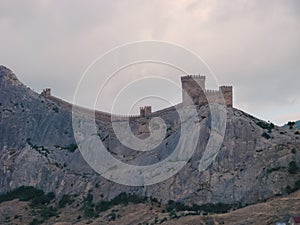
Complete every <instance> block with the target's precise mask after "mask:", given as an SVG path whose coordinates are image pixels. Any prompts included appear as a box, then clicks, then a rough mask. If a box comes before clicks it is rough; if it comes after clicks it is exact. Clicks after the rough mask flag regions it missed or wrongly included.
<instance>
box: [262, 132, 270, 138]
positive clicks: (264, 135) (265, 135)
mask: <svg viewBox="0 0 300 225" xmlns="http://www.w3.org/2000/svg"><path fill="white" fill-rule="evenodd" d="M262 136H263V137H264V138H266V139H270V138H271V136H270V135H269V134H267V133H266V132H263V134H262Z"/></svg>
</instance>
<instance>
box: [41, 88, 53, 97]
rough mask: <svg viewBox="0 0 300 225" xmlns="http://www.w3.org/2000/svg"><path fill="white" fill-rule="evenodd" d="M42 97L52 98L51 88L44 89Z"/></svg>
mask: <svg viewBox="0 0 300 225" xmlns="http://www.w3.org/2000/svg"><path fill="white" fill-rule="evenodd" d="M41 95H42V96H44V97H50V96H51V89H50V88H46V89H44V90H43V91H42V93H41Z"/></svg>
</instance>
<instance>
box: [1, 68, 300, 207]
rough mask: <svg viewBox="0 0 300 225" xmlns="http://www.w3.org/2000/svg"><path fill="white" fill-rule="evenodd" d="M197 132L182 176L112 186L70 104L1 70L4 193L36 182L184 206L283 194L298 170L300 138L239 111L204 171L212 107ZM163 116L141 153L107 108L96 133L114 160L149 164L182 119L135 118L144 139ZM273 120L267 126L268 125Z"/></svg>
mask: <svg viewBox="0 0 300 225" xmlns="http://www.w3.org/2000/svg"><path fill="white" fill-rule="evenodd" d="M198 115H199V121H195V122H197V123H199V126H200V136H199V141H198V143H196V146H197V147H196V151H195V153H194V155H193V157H192V158H191V159H190V160H189V162H188V164H187V165H185V166H184V168H183V169H182V170H180V172H179V173H177V174H176V175H175V176H173V177H171V178H169V179H167V180H166V181H164V182H162V183H158V184H155V185H151V186H145V187H131V186H125V185H120V184H116V183H113V182H111V181H109V180H107V179H105V178H103V177H102V176H100V175H99V174H97V173H96V172H95V171H94V170H93V169H92V168H91V167H90V166H89V165H88V164H87V163H86V161H85V160H84V159H83V157H82V155H81V153H80V151H79V150H78V148H76V147H77V146H76V141H75V138H74V135H73V127H72V111H71V105H69V104H68V103H66V102H63V101H61V100H59V99H57V98H54V97H49V98H45V97H44V96H42V95H39V94H37V93H35V92H34V91H32V90H30V89H29V88H27V87H26V86H25V85H23V84H22V83H21V82H20V81H19V80H18V79H17V77H16V76H15V75H14V74H13V73H12V72H11V71H10V70H9V69H7V68H5V67H3V66H1V67H0V118H1V119H0V192H1V193H4V192H7V191H9V190H12V189H14V188H17V187H19V186H21V185H27V186H28V185H31V186H35V187H37V188H41V189H43V190H44V191H46V192H50V191H54V192H55V193H56V195H57V196H62V195H63V194H79V195H83V194H86V193H87V192H88V191H92V192H93V193H94V197H95V200H96V201H97V200H100V199H102V198H103V199H110V198H113V197H115V196H116V195H118V194H120V193H121V192H128V193H136V194H139V195H145V196H152V197H155V198H157V199H160V200H162V201H163V202H167V201H168V200H170V199H172V200H175V201H182V202H184V203H186V204H203V203H218V202H222V203H228V204H234V203H240V204H242V205H245V204H251V203H256V202H259V201H262V200H265V199H268V198H270V197H273V196H275V195H279V194H286V193H287V186H290V187H293V186H294V183H295V181H297V180H298V179H299V178H300V174H299V173H290V172H289V163H290V162H292V161H295V162H296V163H297V164H298V165H299V167H300V141H299V135H296V134H295V133H294V131H289V130H286V129H284V128H280V127H277V126H275V127H272V126H271V125H270V126H271V127H266V126H265V125H266V123H265V122H263V121H261V120H259V119H257V118H254V117H252V116H251V115H249V114H247V113H244V112H242V111H240V110H237V109H234V108H228V112H227V122H226V133H225V137H224V141H223V143H222V146H221V148H220V151H219V153H218V155H217V156H216V159H215V160H214V161H213V163H212V164H211V165H210V166H209V167H208V168H207V169H206V170H204V171H202V172H199V170H198V167H199V161H200V160H201V157H202V155H203V152H204V150H205V147H206V144H207V140H208V138H209V134H210V132H211V114H210V111H209V107H208V106H202V107H200V108H198ZM154 116H159V117H160V118H162V119H163V120H164V121H165V124H166V126H167V131H166V136H165V138H164V140H163V142H162V143H161V144H160V145H159V146H158V147H157V148H155V149H154V150H151V151H148V152H137V151H134V150H132V149H129V148H127V147H126V146H124V145H122V144H121V143H120V141H119V140H118V139H117V137H116V136H115V135H114V131H113V128H112V125H111V123H110V121H109V120H108V119H107V118H108V117H107V115H106V114H105V113H101V112H97V113H96V117H97V119H96V122H97V126H98V135H99V137H100V138H101V140H102V141H103V143H104V145H105V146H106V147H107V148H108V149H109V151H110V153H111V154H112V155H113V156H114V157H115V158H117V159H119V160H122V161H124V162H126V163H130V164H133V165H149V164H153V163H157V162H159V161H160V160H163V159H165V158H166V157H168V155H170V154H171V153H172V151H173V150H174V148H175V147H176V145H177V143H178V141H179V138H180V135H181V133H180V127H181V125H180V124H181V123H180V119H179V116H178V114H177V112H176V110H175V109H174V108H169V109H165V110H161V111H159V112H155V113H153V114H152V115H151V116H149V117H143V118H131V119H130V126H131V129H132V131H133V133H134V134H135V135H136V137H140V138H147V136H148V134H149V128H148V126H147V124H148V123H149V121H150V119H151V118H152V117H154ZM267 125H268V124H267Z"/></svg>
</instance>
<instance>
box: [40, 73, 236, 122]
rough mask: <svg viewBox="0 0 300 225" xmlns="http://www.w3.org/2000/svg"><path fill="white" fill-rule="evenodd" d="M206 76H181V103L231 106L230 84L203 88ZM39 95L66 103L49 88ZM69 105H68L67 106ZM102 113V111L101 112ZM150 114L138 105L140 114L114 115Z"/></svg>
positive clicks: (149, 108)
mask: <svg viewBox="0 0 300 225" xmlns="http://www.w3.org/2000/svg"><path fill="white" fill-rule="evenodd" d="M205 80H206V77H205V76H202V75H187V76H183V77H181V86H182V104H183V106H188V105H199V106H201V105H207V104H208V103H218V104H223V105H226V106H227V107H233V91H232V86H220V87H219V90H206V89H205ZM41 95H42V96H43V97H45V98H50V99H52V100H55V101H60V102H61V103H63V104H64V105H66V104H68V103H66V102H64V101H62V100H59V99H58V98H56V97H54V96H52V95H51V89H50V88H46V89H44V90H43V92H42V93H41ZM69 107H70V106H69ZM102 113H103V112H102ZM151 114H152V109H151V106H144V107H140V115H138V116H134V115H131V116H128V115H124V116H121V115H114V116H120V117H147V116H150V115H151Z"/></svg>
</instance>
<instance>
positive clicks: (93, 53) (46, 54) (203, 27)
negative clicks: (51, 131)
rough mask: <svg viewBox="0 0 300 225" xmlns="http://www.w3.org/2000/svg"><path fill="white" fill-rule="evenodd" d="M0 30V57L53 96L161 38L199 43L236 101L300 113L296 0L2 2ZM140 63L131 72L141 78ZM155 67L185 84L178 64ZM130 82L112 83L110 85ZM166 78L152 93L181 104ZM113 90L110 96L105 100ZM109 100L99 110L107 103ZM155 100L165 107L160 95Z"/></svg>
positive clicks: (273, 112)
mask: <svg viewBox="0 0 300 225" xmlns="http://www.w3.org/2000/svg"><path fill="white" fill-rule="evenodd" d="M0 30H1V35H0V46H1V48H0V64H2V65H5V66H7V67H9V68H10V69H12V70H13V71H14V72H15V73H16V74H17V76H18V78H19V79H20V80H21V81H22V82H23V83H25V84H26V85H27V86H29V87H31V88H33V89H34V90H36V91H41V90H42V89H43V88H44V87H51V88H52V92H53V95H55V96H58V97H61V98H63V99H65V100H68V101H72V100H73V96H74V91H75V88H76V85H77V83H78V81H79V79H80V77H81V76H82V74H83V72H84V71H85V70H86V68H87V67H88V66H89V65H90V64H91V62H92V61H93V60H95V58H97V57H99V56H101V55H103V54H104V53H105V52H107V51H109V50H110V49H112V48H114V47H116V46H119V45H122V44H126V43H128V42H135V41H142V40H162V41H166V42H171V43H176V44H178V45H181V46H184V47H186V48H188V49H191V50H192V51H194V52H195V53H196V54H197V55H199V56H200V57H201V58H202V59H203V60H204V61H205V62H206V63H207V64H208V65H209V66H210V68H211V69H212V70H213V71H214V73H215V75H216V77H217V81H218V82H219V83H220V84H231V85H233V86H234V105H235V107H236V108H239V109H242V110H244V111H246V112H248V113H250V114H253V115H255V116H258V117H259V118H262V119H265V120H270V121H272V122H275V123H276V124H283V123H285V122H287V121H288V120H298V119H300V99H299V96H300V88H299V84H300V1H298V0H294V1H293V0H281V1H279V0H268V1H267V0H251V1H249V0H245V1H244V0H222V1H217V0H203V1H194V0H186V1H159V0H158V1H155V0H149V1H139V0H136V1H134V0H132V1H126V0H120V1H98V0H97V1H74V0H69V1H67V0H65V1H50V0H40V1H18V0H15V1H14V0H7V1H5V0H1V1H0ZM142 68H143V67H142V66H137V67H135V68H134V71H131V72H130V69H133V68H129V70H128V71H127V74H128V73H131V74H135V75H134V77H135V78H136V79H137V78H138V76H139V71H141V70H142ZM148 68H150V69H149V71H150V75H159V76H164V72H165V74H166V77H168V76H170V73H172V72H173V73H174V79H173V80H174V81H177V82H178V84H179V77H180V72H179V71H175V70H174V69H171V68H162V66H161V67H160V68H159V66H153V65H152V66H149V65H148ZM200 72H201V71H200ZM124 77H125V75H124ZM126 82H127V81H126V79H124V80H123V79H122V78H120V79H119V80H116V81H114V82H113V83H110V84H109V90H110V92H111V93H112V92H116V91H119V90H120V89H122V86H124V85H126ZM146 83H147V82H146ZM147 84H148V85H149V84H151V82H148V83H147ZM141 85H143V84H142V83H141ZM144 85H145V84H144ZM165 85H166V86H165V87H166V88H165V89H163V90H164V92H160V93H159V94H158V93H153V94H158V95H163V97H165V98H167V99H168V100H170V101H174V102H175V103H176V101H177V102H178V101H180V97H181V93H180V92H178V90H176V88H172V87H171V86H168V84H165ZM149 86H150V85H149ZM154 86H155V85H154ZM151 87H153V86H151ZM162 87H163V86H161V87H159V88H158V89H157V90H156V89H154V88H151V89H152V90H153V91H158V92H159V90H160V91H161V90H162ZM212 88H213V87H212ZM134 90H136V93H132V95H137V96H139V97H141V98H142V97H143V90H144V88H140V86H137V87H136V89H134ZM87 92H88V90H87ZM110 92H109V91H108V92H107V93H106V96H105V95H104V98H105V99H107V102H108V101H111V96H110ZM148 103H149V104H152V102H151V101H149V102H147V104H148ZM105 104H106V103H105V101H104V103H103V104H102V105H101V104H100V105H98V107H99V108H100V109H103V110H106V106H105ZM118 104H121V105H122V104H125V105H128V103H124V101H121V102H120V103H118ZM130 104H131V103H130ZM82 105H84V101H83V102H82ZM153 105H154V106H155V107H154V108H155V109H158V108H160V107H163V106H164V104H162V103H161V102H160V103H157V104H156V103H155V100H153ZM121 108H122V107H121ZM120 110H121V111H122V109H120ZM121 111H120V113H123V112H121ZM133 113H134V112H133Z"/></svg>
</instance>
